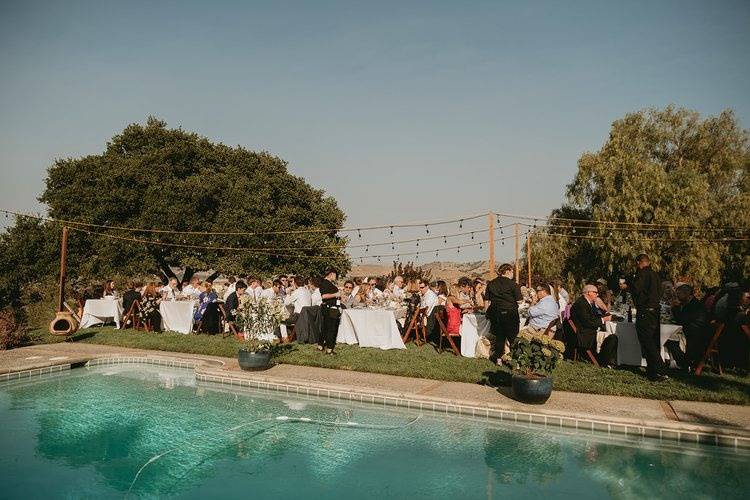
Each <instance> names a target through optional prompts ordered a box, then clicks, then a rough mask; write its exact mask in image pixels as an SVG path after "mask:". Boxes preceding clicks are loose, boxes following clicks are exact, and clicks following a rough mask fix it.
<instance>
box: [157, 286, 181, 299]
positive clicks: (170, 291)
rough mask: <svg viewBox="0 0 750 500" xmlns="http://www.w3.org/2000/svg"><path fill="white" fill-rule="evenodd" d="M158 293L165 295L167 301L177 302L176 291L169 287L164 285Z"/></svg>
mask: <svg viewBox="0 0 750 500" xmlns="http://www.w3.org/2000/svg"><path fill="white" fill-rule="evenodd" d="M159 293H166V294H167V300H177V290H175V289H174V288H172V287H171V286H169V285H164V286H163V287H161V288H160V289H159Z"/></svg>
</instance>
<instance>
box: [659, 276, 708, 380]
mask: <svg viewBox="0 0 750 500" xmlns="http://www.w3.org/2000/svg"><path fill="white" fill-rule="evenodd" d="M675 295H676V297H677V301H676V302H675V303H674V305H673V306H672V317H673V318H674V322H675V323H676V324H678V325H680V326H682V333H684V334H685V340H686V342H687V348H686V351H687V352H686V353H683V352H682V351H681V350H680V349H679V342H677V341H674V340H670V341H668V342H667V348H668V349H669V353H670V354H671V355H672V357H673V358H674V359H675V361H676V362H677V364H678V365H679V366H680V368H689V367H693V366H695V365H696V364H697V363H698V361H700V359H701V357H702V356H703V353H704V352H705V350H706V347H708V342H709V340H710V339H711V325H709V323H708V312H707V311H706V308H705V307H704V306H703V304H701V303H700V302H699V301H698V299H696V298H695V291H694V290H693V287H692V286H690V285H680V286H678V287H677V289H676V290H675ZM675 344H676V345H675ZM686 354H687V356H686Z"/></svg>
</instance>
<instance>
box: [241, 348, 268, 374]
mask: <svg viewBox="0 0 750 500" xmlns="http://www.w3.org/2000/svg"><path fill="white" fill-rule="evenodd" d="M237 361H239V362H240V368H242V369H243V370H250V371H253V370H265V369H267V368H268V367H270V366H271V352H270V351H263V352H249V351H246V350H244V349H241V350H240V351H239V352H238V353H237Z"/></svg>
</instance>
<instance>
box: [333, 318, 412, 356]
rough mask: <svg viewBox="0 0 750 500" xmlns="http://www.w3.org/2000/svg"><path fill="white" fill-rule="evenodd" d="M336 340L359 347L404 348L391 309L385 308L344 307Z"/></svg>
mask: <svg viewBox="0 0 750 500" xmlns="http://www.w3.org/2000/svg"><path fill="white" fill-rule="evenodd" d="M336 342H338V343H341V344H359V346H360V347H379V348H380V349H406V346H405V345H404V341H403V340H401V333H400V332H399V330H398V326H397V325H396V317H395V316H394V314H393V311H389V310H386V309H344V311H343V312H342V314H341V323H340V324H339V332H338V335H337V336H336Z"/></svg>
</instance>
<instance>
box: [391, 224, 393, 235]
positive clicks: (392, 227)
mask: <svg viewBox="0 0 750 500" xmlns="http://www.w3.org/2000/svg"><path fill="white" fill-rule="evenodd" d="M391 236H393V226H391Z"/></svg>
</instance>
